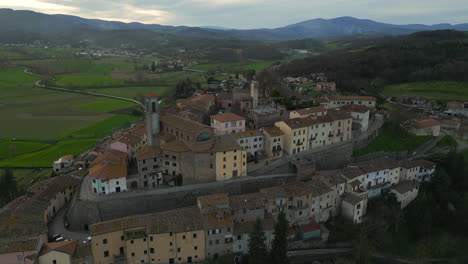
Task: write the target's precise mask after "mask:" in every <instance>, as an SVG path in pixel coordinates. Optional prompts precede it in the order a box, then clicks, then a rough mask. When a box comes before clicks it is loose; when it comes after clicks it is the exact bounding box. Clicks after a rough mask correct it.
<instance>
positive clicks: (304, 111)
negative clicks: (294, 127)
mask: <svg viewBox="0 0 468 264" xmlns="http://www.w3.org/2000/svg"><path fill="white" fill-rule="evenodd" d="M326 111H327V109H326V108H325V107H324V106H315V107H310V108H303V109H297V110H296V112H298V113H299V114H300V115H307V114H312V113H318V112H326Z"/></svg>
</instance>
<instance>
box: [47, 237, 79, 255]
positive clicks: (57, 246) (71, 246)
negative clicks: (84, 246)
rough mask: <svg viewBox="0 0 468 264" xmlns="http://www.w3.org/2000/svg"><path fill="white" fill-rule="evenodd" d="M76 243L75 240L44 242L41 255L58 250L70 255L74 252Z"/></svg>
mask: <svg viewBox="0 0 468 264" xmlns="http://www.w3.org/2000/svg"><path fill="white" fill-rule="evenodd" d="M76 245H77V241H76V240H71V241H62V242H53V243H46V244H45V247H44V249H43V250H42V252H41V256H42V255H45V254H47V253H49V252H51V251H58V252H62V253H65V254H68V255H72V254H73V253H74V252H75V249H76Z"/></svg>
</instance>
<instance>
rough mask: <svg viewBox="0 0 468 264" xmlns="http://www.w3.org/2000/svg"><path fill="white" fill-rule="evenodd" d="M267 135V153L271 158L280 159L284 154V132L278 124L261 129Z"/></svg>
mask: <svg viewBox="0 0 468 264" xmlns="http://www.w3.org/2000/svg"><path fill="white" fill-rule="evenodd" d="M260 130H261V131H262V132H263V135H264V136H265V137H264V138H265V140H264V142H265V143H264V144H265V155H266V156H267V157H268V158H270V159H279V158H281V157H282V156H283V149H284V145H283V144H284V132H283V131H281V129H279V128H278V127H276V126H268V127H263V128H261V129H260Z"/></svg>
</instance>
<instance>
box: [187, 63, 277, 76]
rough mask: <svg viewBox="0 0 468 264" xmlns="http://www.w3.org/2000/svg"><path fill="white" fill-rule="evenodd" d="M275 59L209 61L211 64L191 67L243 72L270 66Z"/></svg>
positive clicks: (203, 69)
mask: <svg viewBox="0 0 468 264" xmlns="http://www.w3.org/2000/svg"><path fill="white" fill-rule="evenodd" d="M273 63H274V61H264V60H249V61H248V62H247V63H238V62H233V63H209V64H199V65H195V66H192V67H190V69H192V70H198V71H214V70H222V71H226V72H230V73H235V72H242V71H246V70H256V71H260V70H263V69H266V68H268V67H270V66H271V65H272V64H273Z"/></svg>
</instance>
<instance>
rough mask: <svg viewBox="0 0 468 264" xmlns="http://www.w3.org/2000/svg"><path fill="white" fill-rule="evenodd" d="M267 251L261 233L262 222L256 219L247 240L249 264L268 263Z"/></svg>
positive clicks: (263, 234) (263, 235) (263, 233)
mask: <svg viewBox="0 0 468 264" xmlns="http://www.w3.org/2000/svg"><path fill="white" fill-rule="evenodd" d="M267 258H268V251H267V247H266V244H265V232H263V227H262V222H261V221H260V220H259V219H257V221H256V222H255V226H254V230H253V231H252V233H250V240H249V264H266V263H268V260H267Z"/></svg>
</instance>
